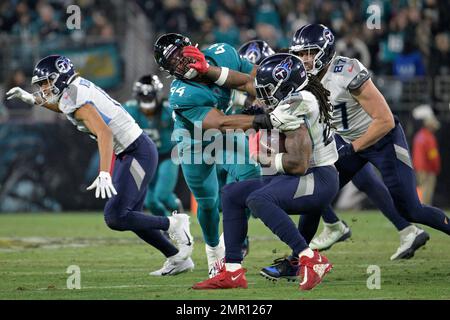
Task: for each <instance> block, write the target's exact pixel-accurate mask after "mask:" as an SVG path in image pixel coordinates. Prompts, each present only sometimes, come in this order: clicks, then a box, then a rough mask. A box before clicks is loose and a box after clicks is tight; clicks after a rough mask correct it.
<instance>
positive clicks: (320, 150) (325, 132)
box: [280, 90, 339, 168]
mask: <svg viewBox="0 0 450 320" xmlns="http://www.w3.org/2000/svg"><path fill="white" fill-rule="evenodd" d="M287 103H288V104H290V105H291V114H293V115H296V116H297V117H303V119H304V122H305V124H306V126H307V128H308V132H309V136H310V138H311V142H312V147H313V150H312V151H313V152H312V156H311V159H310V162H309V166H310V167H311V168H313V167H322V166H329V165H333V164H334V163H335V162H336V161H337V159H338V158H339V156H338V153H337V150H336V142H335V141H334V139H333V138H332V137H331V136H330V133H331V132H330V129H329V128H328V126H327V125H326V124H325V123H323V122H322V121H321V120H320V109H319V104H318V102H317V99H316V97H315V96H314V95H313V94H312V93H311V92H309V91H306V90H302V91H298V92H294V93H292V94H291V95H289V96H288V97H287V98H286V99H285V100H283V101H281V102H280V104H287Z"/></svg>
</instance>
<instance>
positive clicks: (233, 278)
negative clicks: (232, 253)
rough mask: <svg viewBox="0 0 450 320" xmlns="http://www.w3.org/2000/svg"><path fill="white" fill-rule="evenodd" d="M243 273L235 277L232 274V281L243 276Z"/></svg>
mask: <svg viewBox="0 0 450 320" xmlns="http://www.w3.org/2000/svg"><path fill="white" fill-rule="evenodd" d="M242 275H243V273H239V274H238V275H237V276H235V277H233V276H231V281H236V280H237V279H238V278H239V277H240V276H242Z"/></svg>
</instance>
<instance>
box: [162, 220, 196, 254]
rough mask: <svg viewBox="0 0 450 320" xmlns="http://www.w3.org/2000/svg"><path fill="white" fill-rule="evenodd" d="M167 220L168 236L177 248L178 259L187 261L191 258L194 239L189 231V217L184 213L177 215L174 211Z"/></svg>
mask: <svg viewBox="0 0 450 320" xmlns="http://www.w3.org/2000/svg"><path fill="white" fill-rule="evenodd" d="M168 218H169V221H170V225H169V229H168V230H167V231H168V232H169V236H170V238H171V239H172V240H174V241H175V243H176V245H177V247H178V251H179V252H178V254H177V255H179V257H181V258H182V259H187V258H189V257H190V256H191V254H192V250H193V249H194V238H193V237H192V235H191V231H190V230H189V224H190V222H189V218H190V217H189V216H188V215H187V214H185V213H177V212H176V211H174V212H173V213H172V215H171V216H170V217H168Z"/></svg>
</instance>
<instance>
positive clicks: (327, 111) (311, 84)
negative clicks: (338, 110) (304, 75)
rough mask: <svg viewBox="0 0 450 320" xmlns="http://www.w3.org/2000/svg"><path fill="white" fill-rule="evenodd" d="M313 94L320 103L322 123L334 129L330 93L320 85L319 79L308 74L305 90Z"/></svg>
mask: <svg viewBox="0 0 450 320" xmlns="http://www.w3.org/2000/svg"><path fill="white" fill-rule="evenodd" d="M303 90H306V91H309V92H311V93H312V94H313V95H314V96H315V97H316V99H317V101H318V102H319V109H320V121H321V122H322V123H325V124H326V125H327V126H328V127H329V128H332V127H333V126H332V124H331V120H332V112H333V106H332V105H331V103H330V100H329V97H330V91H328V90H327V89H325V88H324V86H323V85H322V83H320V80H319V78H317V76H315V75H313V74H308V84H307V85H306V87H305V88H304V89H303Z"/></svg>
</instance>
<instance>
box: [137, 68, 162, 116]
mask: <svg viewBox="0 0 450 320" xmlns="http://www.w3.org/2000/svg"><path fill="white" fill-rule="evenodd" d="M163 87H164V86H163V84H162V82H161V81H160V80H159V78H158V76H157V75H152V74H148V75H145V76H142V77H141V78H139V80H138V81H136V82H135V83H134V86H133V95H134V97H135V98H136V100H137V102H138V105H139V108H141V109H142V111H144V112H147V111H148V112H150V111H154V110H155V109H156V108H157V107H158V106H159V104H160V101H159V96H160V93H161V91H162V89H163Z"/></svg>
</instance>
